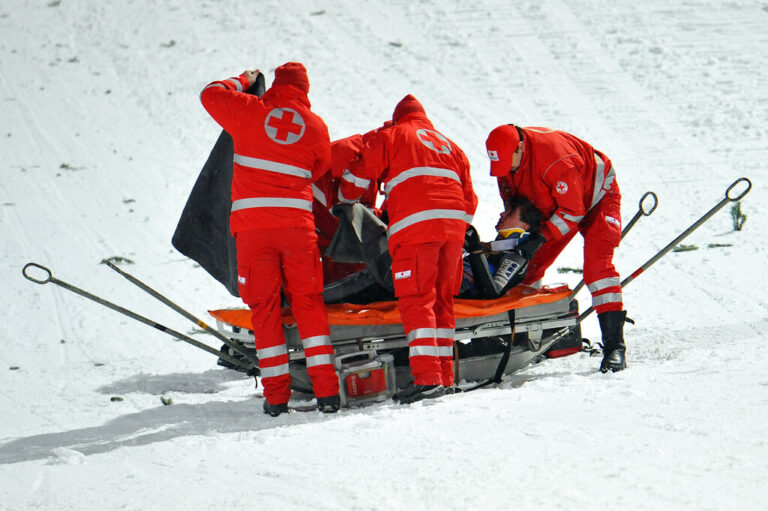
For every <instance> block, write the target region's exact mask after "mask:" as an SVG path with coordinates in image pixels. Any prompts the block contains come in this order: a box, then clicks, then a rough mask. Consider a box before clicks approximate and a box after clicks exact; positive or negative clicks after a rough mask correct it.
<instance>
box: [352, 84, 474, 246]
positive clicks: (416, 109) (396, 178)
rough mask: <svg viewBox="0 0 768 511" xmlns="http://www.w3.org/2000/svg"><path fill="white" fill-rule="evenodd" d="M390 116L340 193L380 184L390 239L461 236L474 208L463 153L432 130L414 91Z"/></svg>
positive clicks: (409, 241) (355, 191) (468, 172)
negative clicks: (386, 126)
mask: <svg viewBox="0 0 768 511" xmlns="http://www.w3.org/2000/svg"><path fill="white" fill-rule="evenodd" d="M393 120H394V121H395V125H394V126H392V127H389V128H385V129H381V130H379V131H378V132H377V133H376V134H375V135H374V136H372V137H371V138H370V139H369V140H368V142H367V143H366V146H365V148H364V149H363V155H362V158H361V159H360V160H359V162H358V164H357V165H354V166H353V167H352V168H350V172H351V174H352V176H350V178H349V179H343V180H342V182H341V194H342V195H343V196H344V197H345V198H346V199H348V200H349V199H356V198H357V196H359V193H360V191H361V189H362V188H363V187H364V186H366V183H367V181H369V180H373V181H380V182H381V183H382V185H383V187H384V192H385V194H386V197H387V199H386V203H387V213H388V215H389V230H388V234H389V239H390V244H393V243H394V244H399V243H411V242H427V241H436V240H447V239H454V238H457V237H463V235H464V231H465V230H466V228H467V224H468V223H470V222H471V221H472V216H473V215H474V214H475V210H476V209H477V196H476V195H475V192H474V190H473V189H472V179H471V176H470V171H469V161H468V160H467V157H466V156H465V155H464V152H463V151H462V150H461V149H460V148H459V147H458V146H457V145H456V144H455V143H454V142H452V141H451V140H450V139H448V138H447V137H446V136H445V135H443V134H442V133H440V132H439V131H437V130H435V128H434V126H433V125H432V123H431V122H430V121H429V119H428V118H427V116H426V113H425V112H424V109H423V108H422V107H421V104H419V103H418V101H417V100H416V99H415V98H413V96H410V95H409V96H406V98H405V99H403V101H401V102H400V104H399V105H398V108H396V109H395V115H394V116H393Z"/></svg>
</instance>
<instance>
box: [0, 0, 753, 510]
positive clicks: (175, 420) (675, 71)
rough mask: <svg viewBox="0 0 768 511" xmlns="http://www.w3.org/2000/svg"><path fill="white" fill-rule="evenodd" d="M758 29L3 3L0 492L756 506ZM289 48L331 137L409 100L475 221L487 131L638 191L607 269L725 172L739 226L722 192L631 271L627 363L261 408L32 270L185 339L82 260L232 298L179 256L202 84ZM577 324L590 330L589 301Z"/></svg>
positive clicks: (219, 5)
mask: <svg viewBox="0 0 768 511" xmlns="http://www.w3.org/2000/svg"><path fill="white" fill-rule="evenodd" d="M767 27H768V5H766V4H765V3H764V2H760V1H754V2H749V1H732V2H723V1H714V0H711V1H705V0H701V1H699V0H696V1H686V2H676V1H669V0H648V1H646V2H615V1H607V0H583V1H575V2H565V1H557V0H542V1H521V2H503V1H493V0H485V1H477V2H471V3H470V2H458V1H448V0H440V1H438V0H433V1H420V2H413V1H410V0H389V1H387V2H365V3H363V2H355V1H352V0H347V1H337V2H332V1H330V0H317V1H306V2H298V1H297V2H279V1H276V0H275V1H263V2H246V1H242V0H231V1H214V0H206V1H200V2H194V3H193V2H183V1H181V0H166V1H164V2H155V1H149V0H126V1H123V2H95V1H90V2H89V1H85V0H24V1H22V0H4V1H3V2H2V3H1V4H0V169H1V172H2V174H0V175H1V176H2V179H0V239H1V240H2V245H1V246H0V304H1V305H2V309H3V313H4V321H3V322H2V323H0V341H1V342H2V350H0V360H1V361H2V362H1V363H0V417H1V419H0V508H1V509H12V510H16V509H56V510H68V509H77V510H81V509H117V508H120V509H141V510H144V509H255V508H263V509H280V508H285V509H294V508H311V509H342V508H359V509H387V508H404V507H406V506H412V507H418V508H425V509H491V508H495V509H498V508H504V509H587V508H609V509H633V510H637V509H691V510H706V509H732V508H734V509H739V510H750V509H766V502H768V445H767V444H766V442H767V440H766V438H767V435H766V433H767V430H766V424H768V373H767V372H766V365H767V364H766V359H767V357H766V353H767V352H766V349H765V343H766V341H767V340H768V339H767V337H768V335H767V334H766V330H768V299H766V295H765V289H766V288H768V272H766V270H765V264H766V256H767V255H768V223H767V222H766V221H765V217H766V208H767V207H768V206H766V204H768V193H767V192H766V188H765V187H764V186H763V182H764V179H765V177H766V163H765V162H766V160H767V159H768V143H766V130H767V129H768V128H767V126H768V125H767V122H768V87H766V82H768V67H767V66H766V62H765V54H766V49H768V28H767ZM288 60H299V61H302V62H304V63H305V64H306V65H307V67H308V69H309V73H310V80H311V82H312V90H311V92H310V99H311V100H312V102H313V105H314V109H315V110H316V111H317V112H318V113H319V114H320V115H321V116H322V117H323V118H324V119H325V120H326V122H327V124H328V126H329V128H330V131H331V137H332V138H340V137H344V136H348V135H350V134H352V133H357V132H364V131H367V130H368V129H370V128H372V127H374V126H377V125H379V124H380V123H381V122H382V121H383V120H385V119H386V118H388V117H389V116H390V115H391V112H392V109H393V108H394V105H395V104H396V102H397V101H398V100H399V99H400V98H401V97H402V96H404V95H405V94H407V93H413V94H414V95H416V97H418V98H419V99H420V100H421V101H422V102H423V104H424V105H425V107H426V109H427V112H428V114H429V115H430V117H431V119H432V120H433V121H434V123H435V125H436V126H437V127H438V129H440V130H441V131H443V132H444V133H445V134H447V135H448V136H450V137H451V138H452V139H453V140H454V141H456V142H457V143H458V144H459V145H460V146H461V147H462V148H463V149H464V150H465V151H466V153H467V155H468V157H469V159H470V162H471V164H472V168H473V172H472V174H473V180H474V183H475V186H476V190H477V193H478V195H479V196H480V198H481V205H480V209H479V211H478V215H477V217H476V218H477V225H478V227H479V229H480V231H481V234H482V235H483V237H485V238H487V237H489V236H490V235H491V232H492V227H493V225H494V223H495V221H496V218H497V214H498V210H499V208H500V200H499V199H498V197H497V192H496V185H495V182H494V181H493V180H492V179H491V178H490V177H489V175H488V162H487V158H486V156H485V152H484V141H485V138H486V135H487V133H488V132H489V131H490V129H492V128H493V127H494V126H496V125H498V124H502V123H507V122H516V123H519V124H522V125H543V126H550V127H555V128H559V129H565V130H569V131H571V132H573V133H575V134H578V135H580V136H582V137H583V138H585V139H586V140H588V141H590V142H592V143H593V144H594V145H595V146H596V147H598V148H600V149H601V150H603V151H605V152H606V153H607V154H608V155H609V156H610V157H611V158H612V160H613V161H614V164H615V166H616V169H617V174H618V180H619V183H620V185H621V189H622V192H623V196H624V211H623V218H624V221H625V222H626V221H628V220H629V219H630V218H631V217H632V215H634V213H635V212H636V211H637V201H638V200H639V198H640V197H641V196H642V194H643V193H644V192H646V191H648V190H653V191H655V192H656V193H657V194H658V196H659V199H660V205H659V208H658V210H657V211H656V212H655V213H654V214H653V215H652V216H651V217H649V218H647V219H646V218H644V219H642V220H641V221H640V223H638V224H637V226H636V227H635V229H634V231H633V232H632V233H631V234H630V235H629V236H628V237H627V238H626V240H625V242H624V244H623V246H622V248H621V250H620V251H619V252H618V253H617V257H616V262H617V266H618V268H619V270H620V271H621V272H622V274H623V275H628V274H629V273H631V272H632V271H633V270H634V269H636V268H637V267H638V266H640V265H641V264H642V263H644V262H645V261H646V260H648V259H649V258H650V257H651V256H652V255H653V254H654V253H655V252H656V251H657V250H659V249H660V248H662V247H664V246H665V245H666V244H667V243H669V242H670V241H671V240H673V239H674V238H675V237H676V236H677V234H678V233H680V232H682V231H683V230H684V229H685V228H686V227H688V226H689V225H690V224H692V223H693V222H694V221H695V220H696V219H698V218H699V217H700V216H701V215H703V214H704V213H706V212H707V211H708V210H709V209H710V208H712V207H713V206H714V205H715V204H717V203H718V202H719V201H720V200H721V199H722V198H723V197H724V193H725V190H726V188H727V187H728V186H729V185H730V184H731V183H732V182H734V181H735V180H736V179H738V178H740V177H742V176H747V177H749V178H751V179H752V180H753V182H754V187H753V190H752V191H751V193H750V194H749V195H748V196H747V197H746V199H745V200H744V202H743V211H744V213H745V214H747V215H748V220H747V222H746V224H745V226H744V229H743V231H741V232H734V230H733V227H732V221H731V218H730V215H729V209H730V204H729V205H727V206H726V207H725V208H724V209H723V210H722V211H721V212H719V213H718V214H717V215H716V216H715V217H714V218H713V219H712V220H710V221H709V222H708V223H707V224H706V225H705V226H704V227H702V228H701V229H699V230H698V231H697V232H696V233H694V234H693V235H692V236H690V237H689V238H688V239H687V240H686V242H685V243H687V244H695V245H697V246H698V247H700V248H699V250H696V251H690V252H680V253H670V254H669V255H668V256H666V257H665V258H664V259H662V260H661V261H660V262H659V263H657V264H656V265H655V266H653V268H651V269H650V270H648V271H647V272H646V273H645V274H643V275H642V276H641V277H639V278H638V279H637V281H635V282H633V283H632V285H631V286H629V287H628V288H627V289H626V292H625V302H626V306H627V309H628V310H629V312H630V316H631V317H632V318H634V319H635V320H636V322H637V324H636V325H635V326H629V325H628V326H627V328H626V337H627V340H628V343H629V355H628V356H629V364H630V366H629V368H628V369H627V370H626V371H624V372H622V373H618V374H610V375H603V374H600V373H599V372H598V371H597V366H598V362H599V359H596V358H590V357H588V356H587V355H585V354H579V355H576V356H572V357H568V358H565V359H560V360H553V361H547V362H546V363H543V364H540V365H537V366H533V367H530V368H528V369H526V370H524V371H521V372H520V373H518V374H517V375H514V376H512V377H509V378H508V379H507V380H506V382H505V383H504V384H503V385H501V386H500V387H499V388H495V389H486V390H482V391H478V392H473V393H470V394H465V395H461V394H460V395H455V396H447V397H445V398H443V399H441V400H439V401H436V402H433V403H428V404H416V405H412V406H408V407H401V406H395V405H393V404H384V405H379V406H375V407H371V408H366V409H355V410H344V411H342V412H341V413H339V414H338V415H335V416H327V415H322V414H319V413H314V412H313V413H292V414H290V415H288V416H281V417H279V418H277V419H273V418H270V417H267V416H265V415H263V414H262V413H261V403H262V399H261V392H260V390H257V391H255V392H254V390H253V384H252V380H249V379H246V378H243V377H241V376H240V375H239V374H237V373H234V372H231V371H227V370H224V369H221V368H218V367H217V366H215V364H214V360H213V357H212V356H211V355H209V354H208V353H205V352H203V351H200V350H197V349H195V348H193V347H191V346H189V345H187V344H184V343H180V342H176V341H174V340H173V339H172V338H171V337H169V336H167V335H165V334H163V333H161V332H158V331H156V330H153V329H152V328H149V327H147V326H144V325H141V324H139V323H136V322H135V321H133V320H131V319H128V318H126V317H124V316H121V315H119V314H117V313H115V312H113V311H110V310H108V309H106V308H104V307H102V306H99V305H97V304H94V303H93V302H90V301H88V300H85V299H83V298H81V297H78V296H76V295H75V294H73V293H71V292H69V291H66V290H64V289H62V288H60V287H55V286H54V285H52V284H49V285H47V286H44V287H43V286H36V285H34V284H32V283H30V282H28V281H26V280H24V279H23V278H22V276H21V268H22V267H23V266H24V264H26V263H27V262H30V261H35V262H38V263H41V264H44V265H46V266H48V267H49V268H51V270H52V271H53V274H54V276H55V277H56V278H59V279H61V280H63V281H65V282H68V283H71V284H73V285H75V286H77V287H80V288H83V289H85V290H88V291H90V292H92V293H94V294H96V295H98V296H100V297H103V298H105V299H107V300H110V301H114V302H116V303H119V304H120V305H122V306H124V307H127V308H129V309H131V310H134V311H136V312H138V313H140V314H143V315H146V316H149V317H151V318H153V319H155V320H156V321H158V322H160V323H162V324H165V325H167V326H169V327H171V328H175V329H178V330H181V331H183V332H190V333H191V335H196V337H197V338H198V339H201V340H205V336H203V335H198V334H195V333H192V332H194V327H193V325H192V324H191V323H189V322H187V321H186V320H184V318H182V317H181V316H179V315H178V314H176V313H174V312H173V311H170V310H169V309H167V308H165V307H164V306H163V305H162V304H160V303H159V302H156V301H155V300H153V299H152V298H151V297H149V296H148V295H146V294H144V293H143V292H142V291H140V290H139V289H137V288H135V287H134V286H133V285H131V284H130V283H129V282H127V281H125V280H124V279H123V278H122V277H120V276H119V275H117V274H116V273H114V272H113V271H111V270H110V269H109V268H108V267H106V266H105V265H102V264H99V263H100V261H101V260H102V259H104V258H109V257H117V256H119V257H124V258H128V259H131V260H132V261H133V262H134V263H135V264H133V265H130V266H126V267H125V268H126V269H127V270H128V271H130V272H131V273H132V274H134V275H135V276H137V277H138V278H140V279H142V280H144V281H145V282H147V283H148V284H150V285H151V286H153V287H155V288H156V289H158V290H159V291H160V292H162V293H164V294H165V295H167V296H168V297H169V298H171V299H174V300H176V301H177V302H178V303H179V304H180V305H182V306H183V307H184V308H186V309H187V310H190V311H192V312H193V313H194V314H196V315H199V316H201V317H204V318H207V316H206V315H205V314H206V312H205V311H206V310H207V309H211V308H223V307H232V306H234V307H237V306H240V303H239V301H238V300H237V299H234V298H233V297H231V296H230V295H229V294H227V292H226V291H225V290H224V288H223V287H222V286H220V285H218V284H217V283H216V282H215V281H213V279H211V278H210V277H209V276H208V275H207V274H206V273H205V272H204V271H203V270H202V269H200V268H199V267H197V266H196V265H195V264H194V263H193V262H192V261H189V260H187V259H185V258H184V257H182V256H181V255H180V254H179V253H178V252H176V251H174V250H173V249H172V247H171V244H170V238H171V235H172V233H173V231H174V228H175V225H176V221H177V220H178V217H179V214H180V212H181V210H182V207H183V205H184V203H185V201H186V198H187V195H188V193H189V191H190V189H191V187H192V184H193V183H194V180H195V178H196V177H197V174H198V172H199V170H200V168H201V167H202V164H203V163H204V161H205V159H206V157H207V155H208V152H209V151H210V149H211V147H212V145H213V143H214V141H215V140H216V137H217V136H218V133H219V128H218V127H217V126H216V124H215V123H214V122H213V121H212V120H210V118H209V117H208V116H207V114H206V113H205V111H204V110H203V108H202V107H201V106H200V104H199V101H198V93H199V91H200V90H201V89H202V87H203V86H204V85H205V84H206V83H208V82H210V81H212V80H214V79H221V78H226V77H229V76H232V75H235V74H238V73H239V72H241V71H242V70H243V69H246V68H252V67H259V68H260V69H262V70H264V71H265V72H266V73H267V77H268V82H267V83H270V82H271V79H272V76H273V75H272V72H271V71H272V70H273V69H274V68H275V67H276V66H277V65H280V64H282V63H283V62H285V61H288ZM710 243H716V244H727V245H729V246H727V247H715V248H708V244H710ZM580 251H581V247H580V241H575V242H574V243H572V246H570V247H569V248H568V250H567V251H566V252H565V253H564V254H563V256H562V257H561V259H560V260H558V262H557V263H556V264H555V265H554V266H553V268H552V269H551V270H550V272H549V273H548V276H547V280H548V281H550V282H557V281H565V282H568V283H569V284H571V285H572V286H573V285H575V283H576V282H577V281H578V280H579V276H577V275H574V274H558V273H557V271H556V268H557V267H559V266H571V267H579V266H580V265H581V255H580ZM580 297H581V303H582V308H586V307H587V306H588V305H589V296H588V294H587V293H586V292H582V294H581V295H580ZM583 330H584V334H585V336H586V337H590V338H591V339H593V340H598V339H599V329H598V326H597V321H596V318H595V317H594V316H591V317H590V318H588V319H587V320H586V321H585V323H584V325H583ZM208 342H210V340H209V341H208ZM211 344H213V345H214V346H216V347H217V346H218V344H217V343H215V342H212V343H211ZM113 397H122V398H123V400H122V401H112V400H111V398H113ZM161 397H166V398H170V399H172V401H173V404H172V405H170V406H163V405H162V403H161Z"/></svg>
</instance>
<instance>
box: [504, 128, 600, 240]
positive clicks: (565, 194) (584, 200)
mask: <svg viewBox="0 0 768 511" xmlns="http://www.w3.org/2000/svg"><path fill="white" fill-rule="evenodd" d="M522 132H523V133H524V135H525V141H524V142H525V150H524V152H523V159H522V161H521V163H520V168H519V169H518V170H517V171H516V172H514V173H508V174H505V175H503V176H500V177H499V178H498V179H499V188H500V191H501V195H502V197H503V198H508V197H511V196H512V195H515V194H520V195H524V196H525V197H528V198H529V199H530V200H531V201H532V202H533V203H534V204H535V205H536V207H537V208H539V210H540V211H541V212H542V214H543V216H544V218H545V219H547V221H546V222H545V223H544V224H543V225H542V234H544V236H545V237H546V238H547V240H553V239H557V238H560V237H561V236H563V235H565V234H567V233H568V232H570V231H571V230H573V229H574V228H575V227H576V225H578V223H579V222H580V221H581V220H582V219H583V218H584V216H585V215H586V214H587V212H588V211H589V210H590V209H591V208H592V206H594V205H595V204H597V202H599V200H600V199H602V197H603V196H604V195H605V193H606V192H607V191H608V190H609V189H610V188H611V185H612V184H613V181H614V174H613V169H612V168H611V161H610V160H609V159H608V158H607V157H606V156H605V155H603V154H602V153H600V152H599V151H596V150H595V149H594V148H593V147H592V146H591V145H589V144H588V143H587V142H585V141H583V140H581V139H579V138H577V137H575V136H573V135H571V134H570V133H566V132H564V131H556V130H551V129H549V128H540V127H527V128H523V129H522Z"/></svg>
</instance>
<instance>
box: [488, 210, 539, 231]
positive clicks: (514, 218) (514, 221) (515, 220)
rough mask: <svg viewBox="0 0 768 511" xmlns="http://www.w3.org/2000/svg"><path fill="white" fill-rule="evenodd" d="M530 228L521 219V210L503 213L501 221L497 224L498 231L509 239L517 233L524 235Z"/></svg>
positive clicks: (500, 217)
mask: <svg viewBox="0 0 768 511" xmlns="http://www.w3.org/2000/svg"><path fill="white" fill-rule="evenodd" d="M530 227H531V226H530V225H528V224H527V223H525V222H523V221H522V219H521V218H520V208H515V209H512V210H509V211H504V212H502V213H501V215H500V216H499V221H498V222H497V223H496V231H498V233H499V234H500V235H501V236H502V237H503V238H508V237H509V236H510V235H512V234H514V233H516V232H517V233H520V234H522V233H523V232H525V231H527V230H528V229H529V228H530Z"/></svg>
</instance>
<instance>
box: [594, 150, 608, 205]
mask: <svg viewBox="0 0 768 511" xmlns="http://www.w3.org/2000/svg"><path fill="white" fill-rule="evenodd" d="M604 182H605V162H604V161H603V159H602V158H600V156H598V154H597V153H595V189H594V191H593V192H592V206H594V205H595V204H597V203H598V201H600V199H602V197H603V196H602V194H601V192H602V191H603V183H604ZM603 193H604V192H603Z"/></svg>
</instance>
